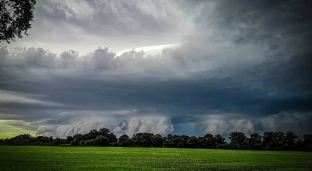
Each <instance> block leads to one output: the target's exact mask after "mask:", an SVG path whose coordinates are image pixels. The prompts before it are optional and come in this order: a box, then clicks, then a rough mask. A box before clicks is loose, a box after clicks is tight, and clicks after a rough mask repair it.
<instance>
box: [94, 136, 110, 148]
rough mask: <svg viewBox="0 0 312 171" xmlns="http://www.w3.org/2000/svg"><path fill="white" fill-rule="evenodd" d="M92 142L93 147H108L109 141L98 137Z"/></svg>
mask: <svg viewBox="0 0 312 171" xmlns="http://www.w3.org/2000/svg"><path fill="white" fill-rule="evenodd" d="M93 142H94V145H95V146H108V144H109V139H108V138H106V137H104V136H103V135H99V136H97V137H96V138H95V139H94V140H93Z"/></svg>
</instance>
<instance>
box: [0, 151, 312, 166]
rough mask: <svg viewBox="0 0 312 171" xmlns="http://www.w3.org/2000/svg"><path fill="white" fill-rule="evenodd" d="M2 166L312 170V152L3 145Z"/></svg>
mask: <svg viewBox="0 0 312 171" xmlns="http://www.w3.org/2000/svg"><path fill="white" fill-rule="evenodd" d="M0 170H1V171H10V170H12V171H27V170H28V171H34V170H40V171H60V170H64V171H68V170H73V171H77V170H81V171H85V170H312V153H311V152H282V151H250V150H248V151H243V150H237V151H236V150H211V149H174V148H121V147H39V146H0Z"/></svg>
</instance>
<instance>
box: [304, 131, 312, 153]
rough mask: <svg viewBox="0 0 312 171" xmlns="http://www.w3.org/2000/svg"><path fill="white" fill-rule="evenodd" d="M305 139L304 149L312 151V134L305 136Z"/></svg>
mask: <svg viewBox="0 0 312 171" xmlns="http://www.w3.org/2000/svg"><path fill="white" fill-rule="evenodd" d="M303 137H304V138H303V141H302V144H303V146H304V149H305V150H309V151H312V134H304V135H303Z"/></svg>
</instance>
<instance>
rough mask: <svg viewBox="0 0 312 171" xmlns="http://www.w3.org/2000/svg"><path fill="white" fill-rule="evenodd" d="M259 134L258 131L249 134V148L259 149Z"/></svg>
mask: <svg viewBox="0 0 312 171" xmlns="http://www.w3.org/2000/svg"><path fill="white" fill-rule="evenodd" d="M261 138H262V137H261V136H260V135H259V134H258V133H256V132H255V133H252V134H250V138H249V139H248V140H249V144H250V148H251V149H254V150H259V149H261Z"/></svg>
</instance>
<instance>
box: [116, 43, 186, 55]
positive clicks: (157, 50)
mask: <svg viewBox="0 0 312 171" xmlns="http://www.w3.org/2000/svg"><path fill="white" fill-rule="evenodd" d="M179 46H180V44H179V43H174V44H165V45H156V46H146V47H139V48H133V49H127V50H123V51H119V52H117V53H116V56H120V55H122V54H123V53H125V52H128V51H131V50H134V51H136V52H138V51H144V53H146V55H158V54H161V52H162V50H163V49H167V48H171V49H174V48H178V47H179Z"/></svg>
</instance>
